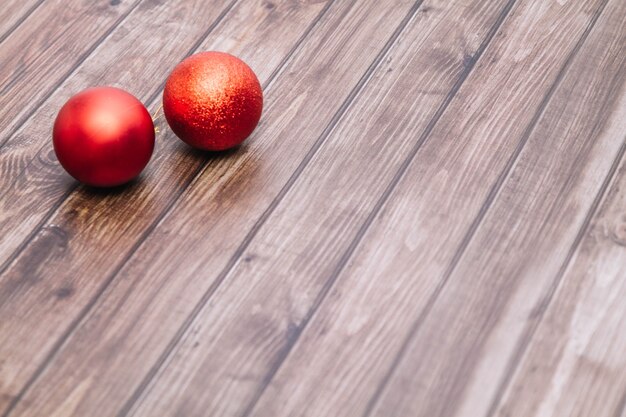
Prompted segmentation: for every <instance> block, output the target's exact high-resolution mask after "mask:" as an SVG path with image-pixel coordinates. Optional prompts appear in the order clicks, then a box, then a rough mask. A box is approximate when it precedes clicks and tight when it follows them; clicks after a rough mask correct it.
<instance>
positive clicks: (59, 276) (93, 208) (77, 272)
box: [0, 0, 324, 410]
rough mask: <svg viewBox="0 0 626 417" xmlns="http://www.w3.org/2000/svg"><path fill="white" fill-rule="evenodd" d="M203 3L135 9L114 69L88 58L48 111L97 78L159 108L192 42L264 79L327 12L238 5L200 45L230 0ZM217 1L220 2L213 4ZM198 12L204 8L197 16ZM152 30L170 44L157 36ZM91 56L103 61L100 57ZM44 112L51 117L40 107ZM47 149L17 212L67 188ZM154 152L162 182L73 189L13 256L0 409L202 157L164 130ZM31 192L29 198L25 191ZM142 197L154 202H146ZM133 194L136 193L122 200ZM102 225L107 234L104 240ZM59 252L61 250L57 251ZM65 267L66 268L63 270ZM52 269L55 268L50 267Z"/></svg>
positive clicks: (1, 291) (3, 303)
mask: <svg viewBox="0 0 626 417" xmlns="http://www.w3.org/2000/svg"><path fill="white" fill-rule="evenodd" d="M203 4H204V1H203V0H198V1H196V2H185V3H179V4H178V5H177V6H175V7H173V6H171V5H168V4H166V3H164V4H162V5H160V6H158V7H154V5H152V6H151V7H150V8H144V7H140V8H139V9H138V10H137V12H136V14H134V15H133V16H131V17H129V20H128V22H127V23H128V26H127V25H124V26H122V27H121V28H120V31H121V32H120V33H119V34H116V35H114V36H112V37H111V39H110V41H109V42H110V43H107V44H106V49H107V50H108V51H110V53H111V54H113V53H115V52H114V51H117V52H116V53H117V54H118V56H120V60H115V61H113V62H114V64H113V65H115V66H114V67H113V68H111V67H107V66H106V65H104V62H102V61H100V60H99V58H96V57H95V56H94V58H93V60H90V61H88V62H87V63H86V64H85V67H84V68H83V70H82V71H81V73H80V74H79V75H78V74H77V76H76V77H73V78H72V79H71V80H70V81H68V83H69V85H67V86H64V88H62V90H61V91H62V92H61V93H60V94H59V95H58V96H54V98H53V101H52V102H50V103H48V104H46V108H49V109H54V108H55V107H56V106H60V105H61V104H62V102H63V100H64V99H65V98H64V94H67V91H73V90H74V91H75V89H80V88H81V87H85V86H88V85H90V84H93V83H98V82H111V83H113V84H115V85H118V86H121V87H122V88H130V89H131V91H134V92H136V93H138V94H140V97H144V98H149V97H150V96H154V95H155V93H159V94H158V97H157V98H156V99H155V100H154V102H153V103H152V104H153V107H154V108H157V105H158V101H160V92H159V91H158V83H155V80H159V82H162V81H164V79H165V77H166V75H167V72H168V71H169V69H170V68H172V67H173V66H174V65H175V64H176V63H177V61H178V60H179V59H182V58H183V57H184V55H185V54H186V53H187V52H188V51H189V49H191V48H195V47H196V46H198V47H199V49H226V50H229V51H231V52H233V53H236V54H238V55H240V56H241V57H242V58H243V59H246V60H247V61H248V62H249V63H250V64H251V65H253V66H254V67H255V68H256V69H257V73H258V75H259V77H261V79H267V78H268V77H269V76H270V74H271V73H272V71H274V70H275V69H276V67H277V66H278V65H279V64H280V62H281V60H282V59H283V58H284V57H285V56H286V55H287V54H288V53H289V51H290V49H291V48H292V47H293V45H294V44H295V43H296V42H297V41H298V39H299V37H300V36H301V35H302V31H303V30H305V28H306V26H307V25H308V24H310V23H311V22H312V21H314V20H315V19H316V18H317V16H318V15H319V13H320V12H321V11H322V10H323V8H324V3H311V4H303V5H294V4H293V3H292V2H291V1H284V2H276V3H275V4H274V7H271V8H267V7H265V6H264V5H265V2H263V1H261V0H258V1H254V2H252V1H247V2H242V3H240V4H239V5H237V6H236V7H235V8H234V9H232V10H230V13H229V14H228V15H227V16H226V18H225V20H224V21H223V22H222V24H220V25H219V26H218V27H216V28H215V30H214V31H213V32H212V34H211V36H209V37H208V38H207V39H206V40H203V42H202V43H201V44H200V45H195V44H196V43H197V42H198V41H200V40H202V36H203V32H204V31H206V30H207V29H208V27H209V26H210V24H211V21H213V20H215V19H217V18H218V17H219V16H220V13H221V12H222V10H224V8H225V7H226V6H228V5H229V4H230V1H223V2H222V3H219V4H218V3H214V7H212V8H204V7H201V6H202V5H203ZM218 5H219V6H221V7H217V6H218ZM199 9H202V10H203V12H199ZM178 18H180V19H184V20H185V22H186V30H185V31H178V32H177V35H176V36H173V35H172V32H170V31H164V27H167V26H168V25H177V23H175V22H176V21H177V19H178ZM142 22H145V23H143V24H142ZM147 24H149V27H147V26H146V25H147ZM142 32H143V34H144V35H146V36H145V37H144V38H142V39H143V40H138V39H137V34H138V33H142ZM159 33H160V34H162V36H164V37H166V38H167V39H169V41H167V40H166V39H162V41H157V39H159V38H158V36H159ZM264 48H270V49H271V50H272V51H273V52H272V56H271V57H268V56H267V54H266V53H265V51H266V49H264ZM122 51H123V52H122ZM159 53H165V54H166V55H164V56H163V57H162V58H161V59H156V60H154V59H152V57H153V56H157V55H158V54H159ZM97 56H98V57H101V56H102V54H98V55H97ZM109 58H110V56H109ZM102 59H105V58H104V57H103V58H102ZM133 63H134V66H135V68H140V69H141V71H140V72H138V71H131V70H129V71H128V72H126V73H125V75H124V76H123V77H120V78H119V79H117V80H114V78H115V77H118V76H120V74H121V73H122V72H123V66H129V67H131V65H133ZM155 84H156V85H157V86H155ZM42 117H44V118H45V117H50V116H49V114H47V113H42ZM35 121H37V122H38V123H35V122H33V123H30V122H29V124H28V125H27V126H28V128H29V129H32V130H29V131H27V132H26V133H27V134H29V135H35V136H36V137H40V136H38V135H44V133H42V132H41V130H38V129H41V127H40V125H42V124H43V125H45V126H49V125H50V124H49V123H41V121H40V120H39V119H38V118H37V119H35ZM160 125H161V126H160V127H161V130H165V122H164V120H163V119H161V120H160ZM46 129H47V128H46ZM50 148H51V145H50V143H46V145H45V146H44V149H43V151H42V154H43V156H42V155H41V154H40V155H39V157H38V159H37V160H36V161H34V163H33V166H32V172H31V173H30V175H29V176H28V177H26V178H25V179H24V182H22V183H21V184H22V185H24V184H28V185H30V186H31V188H29V189H28V190H24V192H23V193H20V194H18V195H14V196H13V197H15V198H19V199H21V203H23V202H24V200H26V199H28V198H31V199H32V200H31V201H30V202H29V204H30V205H29V206H26V207H22V208H21V210H28V211H29V212H30V214H31V215H32V214H33V213H32V212H33V211H34V212H37V207H38V205H46V204H47V205H48V207H49V206H50V205H52V204H53V203H54V201H55V200H53V199H52V198H53V197H56V199H57V200H58V199H59V198H60V196H62V194H63V190H64V189H65V188H67V186H68V184H67V183H68V181H62V180H60V178H65V177H66V174H65V173H63V171H62V169H61V168H60V166H59V165H58V163H57V162H56V161H55V160H54V158H52V157H46V156H45V155H48V154H49V153H50V152H51V149H50ZM156 153H157V159H156V160H153V161H152V164H151V165H152V167H155V166H160V168H161V171H163V172H165V173H167V175H163V176H162V181H161V182H159V183H158V184H150V185H148V184H147V183H139V184H137V185H135V186H134V187H130V188H129V189H127V190H125V191H122V192H118V193H113V194H112V195H109V196H108V197H107V195H106V194H97V193H94V192H93V191H89V190H86V189H80V190H79V192H78V193H77V194H75V195H74V196H73V200H70V201H69V203H68V204H69V206H68V208H67V210H66V211H65V212H62V213H61V214H59V216H58V217H54V218H53V219H52V221H53V222H54V223H52V224H50V225H49V226H48V227H46V228H45V229H44V230H43V232H42V233H41V234H40V235H39V236H38V237H37V239H36V240H35V242H34V243H33V245H32V246H29V247H28V248H27V250H26V254H25V256H26V259H25V260H24V261H23V262H19V260H18V261H17V263H16V265H15V268H13V269H10V270H9V271H7V274H5V275H4V276H2V278H0V316H2V318H3V319H2V320H1V321H0V358H2V359H3V360H5V361H6V362H7V363H8V364H7V365H5V366H2V367H0V381H2V384H1V385H0V392H1V393H2V394H3V395H4V396H5V397H4V400H3V402H2V403H0V410H1V409H3V408H5V407H6V406H8V404H9V402H10V401H12V398H13V397H14V396H15V395H17V393H18V392H19V391H20V388H21V387H22V386H23V385H24V384H25V383H26V381H28V380H29V378H30V377H31V376H32V375H33V373H34V372H36V369H37V368H38V366H39V365H40V364H41V363H42V361H44V360H45V358H46V355H47V354H48V352H50V351H51V350H53V349H54V346H55V343H56V341H57V340H58V339H59V338H60V337H61V336H62V335H63V334H64V332H65V331H66V330H67V329H68V328H69V327H71V325H72V323H73V321H74V320H75V319H76V318H77V317H78V316H79V314H81V311H82V310H83V309H84V308H85V307H86V306H88V305H89V303H90V302H91V300H92V299H93V298H94V297H95V296H96V295H97V294H98V292H99V291H100V290H101V289H102V288H103V285H105V284H106V278H107V276H109V275H110V274H111V273H112V271H113V270H114V269H115V267H116V264H115V263H113V260H114V259H117V262H118V263H119V262H120V261H121V260H122V259H123V257H124V253H125V252H123V250H125V251H129V250H130V249H131V248H132V246H133V244H134V241H133V240H131V239H129V240H128V241H127V242H126V244H125V245H124V243H123V241H120V239H121V237H123V236H128V235H131V234H133V232H134V236H140V235H141V233H142V232H143V231H145V229H146V228H147V227H148V226H149V225H150V223H151V222H153V221H154V219H155V218H156V217H157V216H158V214H159V212H160V210H162V209H163V207H164V206H167V204H169V203H170V202H171V201H173V200H174V199H175V198H176V190H177V189H178V188H179V187H180V186H181V182H184V181H185V177H184V175H186V176H187V177H190V176H191V172H187V171H184V167H185V166H186V164H187V163H189V164H191V165H192V167H196V168H197V167H198V166H200V165H201V163H202V162H203V161H204V158H202V157H200V156H199V155H195V154H192V153H190V152H188V151H186V150H185V148H184V147H182V146H180V145H179V141H178V140H177V139H175V138H174V137H173V135H171V134H169V135H168V136H167V137H165V138H163V137H161V138H159V143H158V144H157V150H156ZM194 164H195V165H194ZM181 171H182V172H181ZM192 171H193V170H192ZM181 176H183V178H181ZM36 180H38V181H36ZM142 187H144V188H145V189H144V191H143V193H140V192H139V189H142ZM48 193H50V194H51V195H48ZM29 194H33V195H32V196H30V197H29ZM147 195H149V196H151V197H152V199H151V200H150V199H147V197H146V196H147ZM46 196H47V197H46ZM130 196H134V197H136V199H135V200H133V201H132V202H129V201H128V200H129V197H130ZM15 203H16V202H15V201H13V200H12V199H11V200H3V204H6V205H9V204H15ZM122 205H126V207H122ZM5 207H6V206H5ZM98 212H99V213H101V214H100V215H99V216H96V215H95V213H98ZM135 212H136V213H137V218H135V219H134V220H131V219H127V220H128V222H127V223H126V225H122V224H113V222H112V221H111V218H110V217H109V215H110V214H111V213H114V214H113V216H114V217H116V218H117V219H119V220H123V219H125V218H127V217H124V216H121V215H119V213H127V215H128V216H131V215H132V213H135ZM3 213H4V212H3ZM13 213H14V216H10V217H9V218H8V219H6V223H5V225H7V227H11V228H13V230H16V229H18V226H19V223H17V222H16V220H15V216H17V215H18V214H19V213H17V214H16V213H15V212H13ZM24 214H25V215H28V214H29V213H24ZM76 217H78V218H77V219H76ZM63 219H68V220H69V221H70V222H71V223H69V224H68V220H63ZM86 219H90V220H91V221H93V220H96V221H97V223H98V225H97V229H96V232H93V229H89V230H88V231H87V232H86V233H84V234H81V236H82V239H79V238H74V236H75V235H77V234H80V232H81V230H80V228H79V227H78V226H77V223H75V222H80V221H81V220H86ZM64 221H65V223H64ZM66 224H67V225H66ZM98 229H99V230H100V231H99V232H98V231H97V230H98ZM107 231H110V232H112V234H111V235H110V236H105V235H106V234H107ZM107 237H109V238H110V239H111V241H109V240H107ZM68 241H70V244H68V243H67V242H68ZM116 241H117V242H118V244H117V246H116V248H118V249H119V251H118V252H117V257H115V256H114V255H115V251H114V248H111V247H110V245H111V242H116ZM72 243H75V244H74V245H73V244H72ZM61 254H64V255H63V256H59V255H61ZM95 255H99V256H100V261H99V263H97V262H96V256H95ZM75 258H80V259H81V261H80V262H79V261H75ZM53 260H56V263H54V262H52V261H53ZM68 264H69V265H73V267H70V268H68ZM55 265H56V266H57V267H58V269H55ZM107 268H108V269H107ZM35 341H37V342H35ZM25 346H28V348H25Z"/></svg>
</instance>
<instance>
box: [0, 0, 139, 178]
mask: <svg viewBox="0 0 626 417" xmlns="http://www.w3.org/2000/svg"><path fill="white" fill-rule="evenodd" d="M139 1H141V0H133V1H124V2H121V1H115V2H110V1H106V0H98V1H94V2H85V1H82V0H69V1H68V0H49V1H46V2H44V3H43V4H42V5H41V6H40V7H38V8H37V9H36V10H34V12H33V13H32V14H30V15H29V16H28V19H27V22H25V24H21V25H19V27H17V28H16V29H15V30H14V31H12V32H11V35H10V36H8V37H7V38H6V39H5V40H4V42H2V43H1V44H0V146H4V145H5V144H6V143H7V140H8V139H9V137H11V135H12V133H13V132H14V131H15V129H17V128H18V127H19V126H20V125H21V124H22V123H24V121H25V120H27V119H28V118H29V117H30V116H31V115H32V114H33V112H35V111H36V110H37V108H38V107H39V105H40V104H41V103H42V102H43V101H44V100H45V99H46V98H47V97H48V96H49V95H50V94H51V93H52V92H53V91H54V90H55V89H56V88H57V86H58V84H59V83H60V82H62V81H63V80H64V79H65V78H66V77H68V76H69V75H70V74H71V73H72V72H74V71H75V70H76V68H77V67H78V66H79V65H80V64H81V63H82V61H83V60H84V59H85V58H86V57H87V56H89V55H90V54H91V53H92V52H93V50H94V49H95V48H96V47H97V45H99V44H100V42H102V40H103V39H106V38H107V36H108V35H109V34H110V33H111V31H112V30H113V28H115V27H116V26H117V25H118V24H119V23H120V22H122V21H123V20H124V18H125V17H126V16H127V15H128V13H130V11H132V10H133V9H134V8H135V7H136V6H137V4H139ZM79 22H80V24H78V23H79ZM2 158H3V157H2ZM0 174H1V175H0V177H6V176H9V175H10V176H13V175H15V173H14V172H13V171H7V170H5V169H4V168H3V169H2V170H0Z"/></svg>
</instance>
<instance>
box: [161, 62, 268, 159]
mask: <svg viewBox="0 0 626 417" xmlns="http://www.w3.org/2000/svg"><path fill="white" fill-rule="evenodd" d="M262 110H263V91H262V90H261V85H260V84H259V80H258V79H257V77H256V75H255V74H254V72H253V71H252V70H251V69H250V67H248V65H246V64H245V62H243V61H242V60H240V59H239V58H236V57H234V56H232V55H230V54H226V53H223V52H203V53H199V54H196V55H193V56H191V57H189V58H187V59H185V60H184V61H183V62H181V63H180V64H178V66H176V68H174V71H172V73H171V75H170V76H169V78H168V80H167V83H166V84H165V91H164V92H163V112H164V113H165V118H166V119H167V122H168V123H169V125H170V127H171V128H172V130H173V131H174V133H176V135H177V136H178V137H179V138H181V139H182V140H183V141H185V142H187V143H188V144H189V145H191V146H193V147H196V148H199V149H204V150H209V151H221V150H224V149H229V148H233V147H235V146H237V145H239V144H240V143H241V142H243V141H244V140H245V139H246V138H247V137H248V136H250V134H251V133H252V131H253V130H254V128H255V127H256V125H257V124H258V123H259V119H260V118H261V113H262Z"/></svg>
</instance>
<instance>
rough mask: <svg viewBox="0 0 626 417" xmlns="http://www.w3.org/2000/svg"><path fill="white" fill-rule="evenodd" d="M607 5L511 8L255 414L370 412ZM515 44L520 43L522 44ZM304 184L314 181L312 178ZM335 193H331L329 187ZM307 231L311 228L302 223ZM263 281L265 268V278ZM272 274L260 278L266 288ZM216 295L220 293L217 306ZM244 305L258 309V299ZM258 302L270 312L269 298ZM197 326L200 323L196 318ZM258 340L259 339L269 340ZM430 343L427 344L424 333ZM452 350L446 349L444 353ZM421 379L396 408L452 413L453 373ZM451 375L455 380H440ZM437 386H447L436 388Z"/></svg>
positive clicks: (296, 295)
mask: <svg viewBox="0 0 626 417" xmlns="http://www.w3.org/2000/svg"><path fill="white" fill-rule="evenodd" d="M600 5H601V2H596V3H593V4H590V3H588V2H580V1H579V2H568V3H567V4H565V5H559V4H557V3H550V4H547V3H541V4H538V3H536V2H530V1H526V2H521V3H520V4H519V5H518V7H516V8H515V9H514V11H513V14H512V16H511V18H510V19H508V20H507V21H506V23H505V26H504V27H503V29H502V30H501V32H499V34H498V36H496V39H495V40H494V43H493V44H492V46H491V47H489V48H488V50H487V51H486V53H485V54H484V55H483V56H482V57H481V59H480V60H479V61H478V67H477V68H476V69H475V70H474V72H473V73H472V74H471V75H470V77H469V79H468V80H467V81H466V83H465V84H464V85H463V86H462V87H461V89H460V90H459V92H458V94H457V96H456V98H455V99H454V100H453V101H452V103H451V104H450V107H449V108H448V110H447V111H446V113H445V114H444V115H443V118H442V119H441V120H440V122H439V123H438V124H437V125H436V126H435V128H434V130H433V132H432V133H431V135H430V136H429V138H428V140H427V141H426V142H425V143H424V145H423V147H422V148H421V149H420V151H419V152H418V153H417V155H416V158H415V159H414V160H413V162H412V163H411V165H410V167H409V169H408V171H407V174H406V175H405V176H404V179H403V180H402V181H401V182H400V184H399V187H398V188H397V189H396V191H395V192H394V193H393V194H392V195H391V201H390V202H389V204H387V205H386V206H385V207H383V209H382V211H381V216H380V217H379V218H378V219H376V220H375V221H374V223H373V225H372V229H371V230H370V232H369V233H366V236H365V238H364V240H363V242H362V246H361V247H360V248H359V250H358V253H357V254H356V256H355V258H353V259H352V260H350V262H348V263H347V264H346V269H345V273H344V274H340V275H339V277H338V278H337V279H338V286H337V288H335V289H333V290H331V292H330V294H329V296H328V299H327V301H326V303H324V304H322V306H321V307H320V310H319V312H318V314H317V315H316V316H314V317H313V319H312V321H311V323H310V324H309V326H308V328H307V329H306V330H305V331H304V334H303V336H302V338H301V339H300V341H299V342H298V343H297V344H296V347H295V349H294V350H292V351H291V353H290V354H289V355H288V356H287V360H286V362H285V364H284V366H283V367H281V368H280V369H279V370H278V372H277V374H276V377H275V379H274V380H273V381H272V383H271V384H270V385H269V387H268V389H267V390H266V393H265V395H264V396H263V397H262V398H261V400H260V403H259V407H258V408H257V410H256V411H257V412H258V413H259V415H289V413H293V414H296V415H297V414H298V412H300V411H301V410H307V412H309V413H311V414H312V415H316V414H319V415H323V414H324V411H325V410H336V409H340V410H349V411H347V412H346V414H348V415H352V414H354V415H360V414H361V413H362V412H363V411H364V409H365V408H366V407H367V404H363V403H362V401H363V399H364V398H369V397H371V396H372V395H374V394H375V391H376V390H377V387H378V386H379V384H380V383H381V382H382V380H384V378H385V376H386V372H387V371H388V369H389V368H390V366H392V364H393V359H394V356H395V354H396V353H397V352H398V351H399V350H400V348H401V346H402V344H403V342H404V339H405V337H406V334H407V332H409V330H410V328H411V327H412V325H413V323H414V321H415V318H416V317H417V316H418V315H419V312H420V311H421V310H422V308H424V306H425V305H426V300H427V299H428V297H429V296H430V295H431V294H432V293H433V291H434V290H435V288H436V285H437V283H438V282H439V279H440V277H441V276H442V275H443V274H444V272H445V269H446V267H447V265H449V263H450V262H451V260H452V258H453V256H454V253H455V250H456V248H457V247H458V245H459V244H460V243H461V240H462V237H463V234H464V233H465V232H466V231H467V229H468V228H469V226H470V224H471V221H472V220H473V218H474V217H475V216H476V214H477V213H478V212H479V209H480V206H481V205H482V202H483V201H484V200H485V198H486V196H487V194H488V192H489V188H490V186H491V185H493V184H494V183H495V181H496V180H497V178H498V176H499V175H500V173H501V172H502V171H503V170H504V168H505V167H506V164H507V160H508V159H509V157H510V156H511V154H513V152H514V149H515V148H516V147H517V144H518V143H519V142H520V141H521V140H522V138H523V137H524V133H525V130H526V128H527V126H529V125H530V124H531V123H532V122H533V118H534V116H533V114H534V113H535V112H537V111H538V110H540V108H541V105H542V100H543V97H544V96H545V93H546V91H548V89H549V87H550V86H551V85H552V84H553V83H554V82H555V80H556V79H557V78H558V75H559V73H560V70H561V68H562V67H563V65H564V63H565V62H567V60H568V57H569V56H570V54H571V53H572V51H574V50H575V48H576V45H577V40H578V39H579V38H580V37H581V36H582V35H583V33H584V32H585V29H586V28H587V26H588V25H589V23H590V22H591V21H592V19H593V16H594V12H595V11H597V10H598V9H599V7H600ZM520 45H524V50H521V52H520V49H519V46H520ZM487 81H488V82H487ZM325 163H328V162H327V161H325ZM368 169H369V167H368ZM344 175H345V173H344ZM336 184H340V179H337V180H336ZM306 186H308V187H309V188H314V185H311V184H310V183H309V184H306ZM347 188H348V189H349V187H347ZM352 188H354V187H352ZM328 192H329V195H330V193H332V192H333V189H329V190H328ZM346 193H347V192H346V191H343V193H342V195H344V196H345V195H346ZM321 213H327V211H324V210H322V211H321ZM322 216H323V215H322ZM318 222H319V224H324V223H325V217H321V218H318ZM281 230H284V229H281ZM279 232H280V231H274V232H272V234H271V235H270V233H268V235H270V236H272V238H273V239H272V240H273V241H274V242H279V241H280V238H281V237H282V236H283V235H280V234H278V233H279ZM293 233H297V232H296V231H293ZM300 233H301V235H303V236H305V235H306V233H305V232H304V231H303V230H300ZM268 240H269V239H268ZM326 244H328V242H323V243H322V242H320V243H317V245H320V246H323V245H326ZM310 247H314V244H311V245H310ZM347 249H350V248H347ZM266 253H269V252H266ZM277 253H281V252H280V251H278V250H277ZM282 256H283V257H284V256H285V252H282ZM252 259H253V260H254V258H252ZM320 263H321V261H320ZM317 268H319V265H318V266H317ZM268 280H269V278H267V277H266V279H265V282H267V281H268ZM265 282H264V283H263V284H261V285H269V284H265ZM254 290H255V291H260V289H259V288H255V289H254ZM314 296H315V295H314V294H310V293H308V292H306V288H305V291H303V292H299V291H298V288H297V285H296V289H295V290H294V291H292V293H291V294H289V295H287V296H285V298H286V299H287V300H289V303H288V304H287V305H288V306H292V307H288V306H286V307H284V308H285V309H289V308H291V309H292V310H295V311H298V310H297V309H298V308H299V306H300V305H301V304H303V303H305V302H303V301H301V300H303V299H304V300H307V299H310V298H313V297H314ZM219 299H220V296H217V297H216V303H219ZM237 300H238V299H237ZM237 300H229V302H231V303H233V302H237ZM265 302H267V301H265ZM246 305H247V304H246ZM219 306H222V305H221V304H219ZM241 308H242V309H243V308H244V307H243V306H241ZM248 308H249V309H251V310H252V311H254V308H255V305H254V304H252V305H248ZM256 308H259V309H261V311H263V310H262V306H258V307H256ZM216 311H220V310H219V308H217V309H216ZM268 311H273V310H272V309H271V308H270V309H268ZM288 311H289V310H288ZM300 314H302V313H300ZM290 317H298V316H296V314H294V313H292V315H291V316H288V315H286V316H283V315H278V316H276V317H275V318H274V320H275V322H276V323H281V322H283V323H284V322H287V323H289V318H290ZM300 317H302V316H300ZM233 322H236V319H233ZM198 323H199V324H198V326H201V325H200V323H201V320H199V322H198ZM296 323H297V322H296ZM211 325H212V326H214V325H215V322H214V321H211ZM455 325H459V324H455ZM466 325H469V324H466ZM259 327H260V326H259ZM449 328H454V327H453V326H452V325H450V327H449ZM193 329H194V330H195V329H196V327H194V328H193ZM260 337H261V336H259V338H260ZM261 340H263V342H261V341H258V340H257V343H259V344H261V343H267V344H270V343H273V341H274V339H271V338H270V339H267V340H265V339H261ZM424 345H425V346H431V345H429V343H428V342H425V343H424ZM432 347H433V349H437V348H440V346H438V345H432ZM446 359H450V358H442V361H445V360H446ZM419 363H422V364H424V365H425V367H426V368H428V369H429V370H433V371H436V370H437V369H439V368H437V367H433V368H431V367H429V366H426V365H429V364H430V363H432V361H431V362H429V361H424V362H421V361H420V362H419ZM419 381H421V382H422V384H421V385H419V386H418V388H419V389H415V387H411V388H413V389H414V390H413V391H411V390H409V389H408V388H407V390H404V389H401V390H400V391H399V392H401V393H404V394H405V395H404V397H403V401H406V402H410V403H411V405H416V406H419V407H422V408H420V409H418V410H417V409H416V410H407V409H403V411H404V414H402V413H400V415H429V416H431V415H445V413H446V412H452V409H453V407H454V406H455V405H456V404H457V401H458V400H457V397H456V395H459V393H457V392H454V391H452V392H450V391H449V389H450V388H451V387H452V388H456V387H455V384H454V383H453V382H454V379H444V378H442V383H441V385H438V386H437V385H435V384H434V383H433V385H430V383H431V381H432V380H429V379H420V380H418V383H417V384H419ZM448 381H450V384H449V385H447V386H445V385H444V384H445V383H446V382H448ZM434 382H437V381H436V380H435V381H434ZM442 385H443V389H444V390H446V391H437V390H438V389H440V388H442ZM321 387H322V388H321ZM431 389H432V390H431ZM407 392H410V393H411V394H410V395H409V394H407ZM412 401H415V403H413V402H412ZM411 411H413V412H411ZM382 414H383V415H384V413H382Z"/></svg>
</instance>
